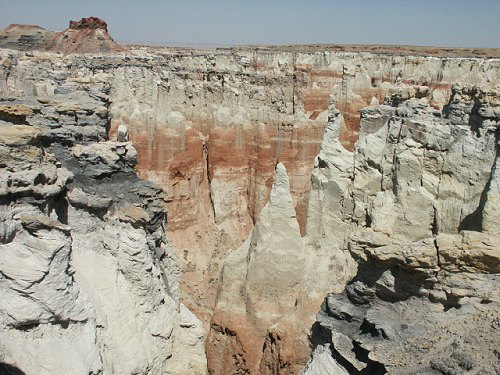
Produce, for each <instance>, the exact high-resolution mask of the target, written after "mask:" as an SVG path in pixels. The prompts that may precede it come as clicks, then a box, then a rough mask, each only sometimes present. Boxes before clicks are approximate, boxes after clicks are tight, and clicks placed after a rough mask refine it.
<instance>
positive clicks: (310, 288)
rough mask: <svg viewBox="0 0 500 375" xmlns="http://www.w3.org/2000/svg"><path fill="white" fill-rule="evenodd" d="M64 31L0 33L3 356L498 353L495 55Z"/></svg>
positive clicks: (283, 358)
mask: <svg viewBox="0 0 500 375" xmlns="http://www.w3.org/2000/svg"><path fill="white" fill-rule="evenodd" d="M82 30H83V31H85V33H86V34H90V33H91V32H92V33H96V32H99V33H104V32H105V33H106V35H107V26H106V25H105V24H104V25H103V24H101V23H100V22H98V21H96V20H95V19H92V18H91V19H87V21H85V20H82V21H79V22H76V23H72V24H71V25H70V28H69V29H68V30H66V31H65V32H64V33H70V34H72V35H73V34H74V33H78V32H80V31H82ZM54 35H55V36H52V37H51V39H50V40H51V41H52V42H53V43H56V44H57V45H58V46H59V47H54V46H52V47H51V48H48V49H52V50H50V51H38V50H30V51H25V52H23V51H16V50H9V49H4V50H0V95H1V102H0V125H1V126H0V131H1V133H0V144H1V145H2V146H1V147H2V160H1V162H0V168H2V178H1V181H0V187H1V189H2V190H0V194H1V205H2V211H1V217H2V220H1V227H0V234H1V241H0V243H1V244H0V248H1V251H0V275H1V278H0V288H1V289H0V290H1V293H2V296H7V297H6V298H2V300H1V301H0V307H1V309H0V314H1V315H0V321H1V326H0V330H1V332H2V335H1V337H0V362H2V363H3V364H4V365H5V366H7V364H9V365H12V366H15V367H17V368H18V369H20V370H21V371H23V372H25V373H26V374H32V373H47V374H59V373H61V374H62V373H68V372H71V373H75V374H76V373H82V374H99V373H104V374H107V373H123V374H129V373H136V374H146V373H154V374H160V373H166V374H205V373H210V374H298V373H302V374H308V375H313V374H378V373H380V374H382V373H394V374H409V373H415V374H417V373H436V374H439V373H442V374H452V373H471V374H472V373H484V374H489V373H491V374H494V373H497V372H498V371H499V370H500V369H499V368H498V352H497V348H498V347H499V344H500V342H499V339H498V337H499V335H498V330H499V321H500V317H499V315H498V311H499V310H498V307H499V302H500V295H499V292H498V288H497V286H498V281H499V272H500V217H499V214H498V212H499V209H500V207H499V205H500V203H499V202H500V201H499V195H500V182H499V172H498V170H497V160H498V149H499V123H500V87H499V76H500V60H499V59H498V58H495V57H481V56H479V57H478V56H473V57H456V56H439V54H440V51H439V50H438V51H437V52H435V53H436V54H437V56H432V55H429V54H428V53H419V51H416V52H415V53H414V52H413V51H412V52H410V53H407V54H403V53H397V52H393V53H386V52H379V53H377V51H358V50H356V51H349V50H344V51H339V50H335V49H334V48H328V47H317V48H311V49H308V48H305V47H282V48H279V47H272V48H265V47H238V48H230V49H218V50H197V49H178V48H154V47H148V46H128V48H127V49H125V48H122V47H121V46H118V45H117V46H118V47H116V46H114V44H112V46H114V47H113V48H108V47H106V48H105V49H104V50H103V51H101V52H95V51H76V52H93V53H91V54H85V55H82V54H79V53H73V54H71V52H74V51H73V50H71V49H69V48H66V47H65V46H64V45H63V46H61V45H60V43H59V42H58V40H59V39H60V38H61V36H57V35H59V34H54ZM87 37H88V35H86V36H82V37H81V38H82V40H85V38H87ZM58 38H59V39H58ZM111 41H112V39H111ZM47 43H48V44H47ZM50 43H51V42H47V41H46V40H44V41H43V45H44V46H45V47H44V48H47V47H46V46H50V45H51V44H50ZM109 43H111V42H109ZM112 43H114V41H112ZM74 44H78V43H74ZM71 45H73V43H72V44H71ZM108 46H109V44H108ZM115 47H116V48H115ZM55 52H61V53H65V54H64V55H63V54H58V53H55ZM104 52H106V53H104ZM443 55H446V53H444V52H443ZM39 249H42V250H39ZM465 322H467V324H465ZM464 325H467V327H464ZM478 335H479V336H478ZM30 342H35V343H36V345H28V343H30ZM67 345H70V346H72V348H74V349H72V352H71V354H70V355H68V356H65V357H63V358H60V356H58V355H57V352H58V351H60V350H61V348H64V347H65V346H67ZM26 351H27V352H28V353H29V355H26ZM42 364H43V365H42ZM40 366H41V367H43V368H45V369H46V370H44V371H45V372H39V371H38V370H37V368H39V367H40ZM37 371H38V372H37ZM467 371H468V372H467ZM474 371H475V372H474Z"/></svg>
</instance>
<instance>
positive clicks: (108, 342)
mask: <svg viewBox="0 0 500 375" xmlns="http://www.w3.org/2000/svg"><path fill="white" fill-rule="evenodd" d="M4 58H5V55H2V58H1V60H2V61H5V60H4ZM4 66H5V65H4ZM58 90H60V91H57V90H56V91H57V92H56V93H52V95H50V96H43V97H42V96H38V97H27V96H23V97H21V98H15V97H13V95H16V94H19V92H18V91H16V90H12V91H11V90H9V89H8V88H7V89H6V87H5V86H3V85H2V90H1V91H2V96H3V98H4V100H5V98H9V101H8V103H9V104H8V105H0V176H1V177H0V295H1V298H0V363H1V365H0V370H1V371H2V373H4V372H3V371H5V372H7V373H10V372H9V371H18V370H19V371H22V373H26V374H51V375H53V374H68V373H71V374H97V373H102V374H131V373H134V374H147V373H157V374H159V373H168V374H185V373H186V371H187V372H188V373H190V374H205V373H206V360H205V356H204V349H203V328H202V326H201V322H200V321H199V320H198V319H197V318H196V317H195V316H194V315H193V314H192V313H191V312H190V311H189V310H188V309H187V308H186V307H185V306H184V305H182V304H181V303H180V302H179V278H180V269H179V264H178V261H177V257H176V255H175V253H174V251H173V250H172V248H171V247H170V245H169V244H168V242H167V241H166V239H165V235H164V232H165V212H164V193H163V191H162V189H161V188H159V187H158V186H156V185H154V184H153V183H150V182H146V181H142V180H140V179H139V178H138V177H137V175H136V173H135V171H134V166H135V163H136V157H137V153H136V150H135V149H134V147H133V146H132V144H131V143H130V142H111V141H107V133H106V129H107V127H108V121H109V113H108V106H109V101H108V100H107V95H108V93H109V84H107V83H106V82H103V81H100V80H99V79H91V80H86V81H84V82H80V83H78V84H75V83H74V82H73V84H69V85H66V86H65V87H64V88H62V87H58ZM16 369H17V370H16ZM13 373H16V372H13Z"/></svg>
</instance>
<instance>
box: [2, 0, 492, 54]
mask: <svg viewBox="0 0 500 375" xmlns="http://www.w3.org/2000/svg"><path fill="white" fill-rule="evenodd" d="M0 9H1V12H0V28H3V27H5V26H7V25H8V24H10V23H35V24H39V25H40V26H43V27H45V28H47V29H51V30H62V29H64V28H66V27H67V24H68V21H69V20H70V19H80V18H82V17H89V16H97V17H101V18H103V19H104V20H105V21H107V22H108V25H109V29H110V33H111V35H112V36H113V37H114V38H115V39H116V40H118V41H122V42H123V41H127V42H150V43H160V42H164V43H217V44H305V43H339V44H411V45H437V46H464V47H497V48H498V47H500V0H467V1H466V0H413V1H411V0H378V1H377V0H370V1H369V0H345V1H336V0H329V1H328V0H308V1H307V0H304V1H298V0H267V1H266V0H253V1H251V0H247V1H239V0H212V1H210V0H163V1H161V0H142V1H141V0H80V1H72V0H0Z"/></svg>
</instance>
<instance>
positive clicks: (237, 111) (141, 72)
mask: <svg viewBox="0 0 500 375" xmlns="http://www.w3.org/2000/svg"><path fill="white" fill-rule="evenodd" d="M118 72H119V74H117V75H115V79H116V81H115V84H114V87H116V89H115V91H113V93H112V95H111V96H112V98H113V105H112V110H113V114H114V116H113V120H112V123H113V125H112V129H116V128H117V127H118V125H119V124H126V125H127V127H128V129H129V133H130V137H131V139H132V140H134V142H135V144H136V145H137V147H138V150H139V164H138V169H139V171H140V174H141V175H142V176H145V177H146V176H147V177H148V178H151V179H153V180H155V181H157V182H158V183H160V184H162V185H166V186H170V189H168V190H169V191H171V195H170V196H169V198H168V203H167V207H168V211H169V213H170V218H171V219H172V222H173V223H174V224H173V225H172V226H170V227H169V238H171V240H172V241H173V243H174V244H175V247H176V248H177V249H178V250H179V257H181V258H183V259H184V269H183V280H184V283H183V291H184V296H185V297H184V298H185V301H186V303H187V304H188V305H189V306H190V307H192V308H193V309H194V310H195V311H196V312H197V314H199V316H202V317H204V318H203V320H205V321H206V322H207V321H208V320H209V319H210V320H211V327H210V334H209V338H208V341H207V355H208V360H209V364H210V368H211V369H212V371H213V372H214V373H224V372H225V371H228V372H227V373H238V372H242V373H245V372H246V371H248V372H250V373H266V372H269V373H276V371H278V372H280V373H296V372H297V368H298V367H300V366H301V364H303V363H304V362H303V361H305V358H306V357H307V343H306V342H305V340H306V336H307V335H306V332H307V331H308V329H309V327H310V325H311V324H312V323H313V321H314V318H313V315H314V312H315V309H316V306H319V303H320V301H321V300H322V299H323V296H324V295H325V294H326V293H327V292H329V291H332V290H334V291H341V290H342V289H343V287H344V285H345V283H346V282H347V281H348V280H349V279H350V278H351V277H354V275H355V274H356V263H355V262H354V261H353V259H352V257H351V255H350V253H349V252H347V251H346V250H347V239H348V238H349V234H350V231H351V229H350V228H351V226H352V225H353V223H355V222H358V221H360V220H361V219H360V217H361V218H362V219H363V220H365V216H366V215H367V214H366V212H367V210H368V208H365V207H364V206H363V205H362V203H361V202H364V198H359V199H358V202H357V204H356V205H354V202H353V201H352V199H347V198H348V197H349V196H348V195H347V197H346V198H345V199H344V198H343V199H341V200H339V201H338V202H333V203H328V204H326V206H325V203H324V202H323V200H324V199H325V196H328V195H329V194H337V193H338V190H339V189H340V191H351V190H352V179H353V173H354V172H353V171H354V169H355V165H356V162H355V159H354V157H353V153H352V152H353V151H354V143H355V141H356V140H357V139H358V132H359V127H360V123H361V121H363V119H362V118H361V117H360V113H359V110H361V109H362V108H365V107H368V106H369V105H370V104H372V105H373V106H374V108H378V107H376V106H377V104H379V103H386V105H385V106H383V107H381V110H380V111H382V112H381V113H380V114H377V113H375V114H372V113H371V112H370V111H368V112H366V114H365V115H366V116H367V119H366V121H368V122H369V121H373V122H374V124H373V125H372V126H373V127H375V128H377V127H380V126H382V125H383V123H384V121H385V120H387V119H388V118H389V117H390V116H391V113H392V112H391V108H392V109H393V110H394V111H395V109H396V108H397V107H398V106H399V105H401V104H402V103H405V102H406V101H408V100H410V99H411V100H413V101H415V100H421V101H422V103H424V104H425V105H424V104H422V105H424V107H425V108H429V111H430V112H429V113H432V110H435V111H436V114H431V115H429V116H430V117H434V116H437V114H440V116H441V117H449V116H461V115H462V114H461V112H460V110H465V109H461V106H462V107H464V108H468V109H469V110H470V108H469V107H470V106H474V105H476V104H474V103H475V100H476V99H473V98H472V97H467V98H463V100H464V102H463V103H462V98H461V97H460V95H458V94H454V95H455V96H453V98H452V85H453V84H454V83H464V82H467V83H468V84H470V85H474V84H476V85H478V86H479V87H483V86H484V87H492V86H493V85H494V84H495V82H496V80H497V79H498V61H496V60H476V59H440V58H424V57H400V56H381V55H371V54H350V53H330V52H321V53H319V52H318V53H285V52H265V51H258V52H248V51H237V52H234V51H232V52H223V51H221V52H218V53H214V54H213V55H207V54H206V53H204V54H199V53H197V52H193V53H191V54H187V53H185V52H179V53H176V54H166V55H164V56H162V57H161V58H160V57H159V56H157V55H152V56H150V59H149V61H147V63H146V61H144V64H143V65H142V66H140V67H138V66H127V67H123V68H119V69H118ZM124 94H125V95H124ZM472 96H474V95H472ZM453 101H456V103H455V104H453ZM412 103H413V102H412ZM452 104H453V105H455V107H456V108H457V109H456V110H455V112H453V113H454V114H451V113H450V112H449V111H450V108H451V107H450V106H451V105H452ZM476 106H477V105H476ZM374 111H375V112H376V110H374ZM362 113H364V112H362ZM408 116H410V117H412V116H414V115H413V114H412V113H409V114H408ZM463 116H468V115H467V114H466V113H465V112H464V114H463ZM478 116H479V115H478V114H477V113H474V114H472V115H471V124H472V125H471V126H472V127H473V128H474V129H475V128H477V127H478V125H477V124H476V125H474V124H473V122H474V121H476V120H477V121H478V123H480V122H481V121H479V120H478V119H479V118H480V116H479V117H478ZM371 117H374V119H373V120H371ZM334 118H335V119H336V120H335V121H337V122H338V128H337V130H336V132H335V135H334V136H332V135H329V134H328V133H327V135H326V139H328V140H329V141H328V143H325V140H324V137H323V132H324V126H325V124H326V123H328V121H334ZM463 121H467V120H463ZM381 122H382V124H380V123H381ZM431 130H432V129H430V127H429V129H427V128H426V127H422V128H418V130H415V132H417V131H418V132H422V133H425V132H430V131H431ZM443 137H445V135H443ZM471 137H472V133H471ZM321 142H323V145H324V148H325V149H328V150H330V151H331V150H336V152H337V154H338V159H336V160H335V161H334V163H335V164H339V165H340V166H341V167H342V168H343V169H341V172H340V174H339V175H337V176H336V179H335V182H334V183H331V184H329V185H327V186H323V187H321V188H320V189H313V190H312V193H313V194H314V195H313V196H311V197H309V191H310V177H311V172H312V166H313V162H312V161H313V159H314V157H315V155H316V154H317V152H318V150H319V145H320V143H321ZM359 142H361V141H359ZM359 142H358V143H359ZM363 142H364V141H363ZM365 148H367V147H366V144H365V143H363V144H361V143H359V146H358V150H359V151H356V153H358V152H359V153H363V152H365V151H363V150H364V149H365ZM383 148H384V146H380V150H379V149H377V150H375V151H371V152H375V153H377V152H378V153H380V152H382V149H383ZM484 149H485V150H486V149H487V150H489V152H490V153H494V145H493V143H490V144H487V145H484ZM369 150H370V149H368V151H366V152H370V151H369ZM331 152H333V151H331ZM380 157H382V156H380ZM387 157H388V156H387ZM457 157H458V156H457ZM460 158H463V157H462V156H460ZM278 162H281V163H283V165H284V166H285V167H286V170H287V175H288V178H289V185H290V192H291V206H292V207H293V208H294V209H295V217H296V218H292V222H294V221H295V220H296V221H297V223H298V229H297V228H295V226H294V225H293V223H290V225H289V227H288V228H287V229H283V230H280V229H279V226H278V223H277V222H280V221H282V220H284V219H276V220H274V221H273V223H274V225H271V227H270V229H269V233H268V235H267V236H266V235H263V234H262V231H263V229H262V228H261V229H259V230H258V229H257V227H256V228H255V229H254V231H253V232H251V229H252V227H253V223H255V222H258V221H259V218H260V219H261V220H269V217H272V215H271V214H270V213H269V212H268V211H269V210H266V211H265V214H263V212H264V211H263V207H264V206H265V204H266V202H267V201H268V199H269V194H270V191H271V185H272V181H273V178H274V169H275V165H276V164H277V163H278ZM317 163H319V162H317ZM481 163H482V164H481V165H483V166H484V168H486V170H487V174H485V175H481V176H482V177H481V180H480V181H478V182H477V184H478V187H477V190H474V193H472V192H470V191H472V190H471V189H470V188H468V190H467V191H468V192H470V194H472V195H471V196H469V195H467V196H466V198H465V201H466V207H464V208H463V209H461V213H458V212H456V209H457V208H456V205H458V203H457V201H453V200H447V201H446V202H440V203H439V205H442V206H438V207H436V211H437V214H436V215H437V216H436V217H437V218H436V220H437V224H436V225H437V226H440V227H442V228H445V227H446V228H447V229H446V231H447V230H449V228H451V227H453V228H455V229H454V230H455V231H456V230H457V229H456V228H458V227H459V225H458V224H457V223H458V222H462V221H463V220H464V218H465V217H466V216H467V215H469V214H471V212H472V211H474V210H475V209H476V208H477V204H478V199H479V196H480V194H481V192H482V190H483V189H484V186H485V184H486V182H487V179H488V176H489V174H490V173H491V160H488V161H481ZM488 163H490V164H488ZM392 166H393V165H392V164H391V165H390V166H388V167H386V168H388V169H390V168H392ZM438 167H439V165H438V166H436V168H438ZM407 168H410V169H411V168H413V166H408V167H407ZM456 168H457V169H460V167H459V166H456ZM387 176H388V174H387V173H386V176H385V178H388V177H387ZM426 177H427V176H426ZM359 178H361V177H359ZM445 178H446V177H445ZM460 178H462V177H460ZM433 179H434V177H433ZM358 181H359V180H358ZM313 182H314V183H315V184H317V183H318V182H317V181H316V179H315V178H314V176H313ZM413 182H415V183H417V180H415V181H413V180H411V181H409V182H408V183H407V185H408V186H410V185H411V184H412V183H413ZM432 183H433V184H434V183H435V181H434V180H433V181H432ZM370 184H371V185H368V187H367V188H370V189H375V188H376V187H377V188H378V187H379V186H380V185H379V184H378V183H377V182H370ZM445 184H449V185H453V184H455V181H454V177H453V178H451V179H450V181H446V182H445ZM474 184H476V182H474ZM313 187H314V186H313ZM360 189H361V190H362V188H360ZM380 189H381V188H380ZM405 189H406V188H405ZM408 189H409V188H408ZM385 190H387V188H386V187H384V191H385ZM377 192H378V191H376V190H373V192H372V193H373V194H375V193H377ZM349 194H350V193H349ZM474 194H475V195H474ZM457 195H458V193H457ZM423 197H424V198H426V199H430V198H429V197H427V196H426V195H423ZM472 197H473V198H474V199H472ZM424 198H422V199H424ZM419 199H420V198H411V200H410V203H408V204H406V203H405V206H403V207H404V208H398V210H399V211H400V212H404V213H405V214H406V215H407V216H404V219H405V220H406V222H409V223H412V224H411V227H412V229H411V230H409V229H405V230H407V231H409V232H411V231H424V228H427V227H426V225H427V224H426V223H425V222H422V223H420V222H421V221H422V219H421V218H420V215H422V214H423V212H422V211H421V206H420V204H419V203H418V200H419ZM460 202H462V201H460ZM363 204H364V203H363ZM395 204H396V203H395ZM410 204H411V206H409V208H408V207H407V206H408V205H410ZM460 204H462V203H460ZM354 208H355V210H354ZM338 210H342V215H340V217H339V216H338V214H337V213H336V211H338ZM374 210H375V209H374ZM384 210H385V207H377V212H384ZM406 211H407V212H406ZM425 212H427V211H425ZM287 215H288V214H285V216H286V217H288V219H287V220H290V216H287ZM400 215H403V214H402V213H400ZM426 215H427V214H426ZM429 215H431V216H432V217H434V211H433V210H431V212H430V213H428V215H427V216H426V217H427V218H428V217H431V216H429ZM263 216H264V217H263ZM358 216H359V217H358ZM393 216H394V221H392V222H387V223H386V224H385V225H386V226H387V227H389V228H392V227H394V226H397V225H396V223H398V222H399V221H398V220H401V218H399V217H397V215H396V214H394V215H393ZM366 220H370V219H369V218H368V219H366ZM378 220H379V222H383V221H384V220H385V219H384V218H382V219H378ZM441 220H444V222H441ZM447 220H448V221H451V222H452V223H453V225H451V224H449V223H447V222H446V221H447ZM419 228H422V229H419ZM296 229H297V230H296ZM427 229H428V228H427ZM427 229H426V230H427ZM256 231H257V233H256ZM264 232H265V231H264ZM426 233H427V232H426ZM306 234H307V235H306ZM400 235H401V236H403V235H405V233H402V234H400ZM428 235H429V237H432V231H429V233H428ZM301 236H302V237H303V238H301ZM304 236H305V237H304ZM390 236H391V237H394V235H392V234H390ZM274 237H276V238H277V239H278V240H277V241H278V242H279V243H278V244H275V242H274V241H271V239H272V238H274ZM245 238H248V242H246V243H244V244H243V245H241V247H239V250H237V251H236V252H234V251H233V250H234V249H236V248H238V246H239V244H240V243H241V242H242V241H243V239H245ZM412 238H413V237H411V239H412ZM269 241H271V242H269ZM288 241H290V243H288ZM271 243H273V244H275V245H271ZM266 249H267V250H266ZM287 249H288V250H287ZM287 251H288V253H287ZM295 251H297V252H298V254H300V256H298V255H297V254H296V253H295ZM230 254H231V255H230ZM259 254H260V255H262V258H260V255H259ZM265 254H268V255H265ZM278 254H281V255H278ZM287 254H288V255H287ZM293 254H295V255H293ZM259 259H260V260H259ZM283 262H285V263H286V265H287V266H288V267H289V268H290V269H288V270H282V271H279V272H282V273H283V275H282V278H283V279H287V278H288V279H290V280H295V277H296V276H297V273H298V272H299V269H295V268H294V267H300V270H301V271H300V272H299V273H301V276H300V280H299V281H296V282H294V283H292V284H293V285H295V286H296V289H294V288H295V287H294V288H292V287H291V285H289V284H287V283H285V284H281V283H280V282H276V283H275V282H274V281H273V280H274V278H273V277H274V276H273V275H274V273H275V272H278V271H277V270H281V268H280V267H281V266H282V265H283ZM222 265H224V266H223V267H224V270H223V271H222V273H221V267H222ZM257 265H258V266H257ZM219 274H220V275H221V276H220V278H219ZM256 275H260V276H256ZM254 277H255V278H254ZM268 284H270V285H271V287H270V288H271V291H269V290H267V289H266V288H267V286H266V285H268ZM259 286H260V287H262V288H263V289H262V288H260V287H259ZM266 290H267V291H266ZM252 294H254V295H255V297H252ZM285 295H287V296H290V301H291V302H290V303H288V302H287V303H285V305H284V306H283V305H282V304H281V303H276V302H273V301H275V300H280V301H281V299H286V298H285ZM291 296H294V297H293V298H292V297H291ZM287 298H288V297H287ZM256 299H262V301H260V302H259V303H257V304H256V305H255V300H256ZM252 301H253V302H252ZM212 311H213V312H212ZM285 316H286V317H285ZM295 319H296V320H295ZM271 343H272V344H271ZM271 348H272V349H271ZM234 353H237V355H236V356H235V355H234ZM227 369H231V370H227Z"/></svg>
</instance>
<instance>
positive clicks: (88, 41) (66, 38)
mask: <svg viewBox="0 0 500 375" xmlns="http://www.w3.org/2000/svg"><path fill="white" fill-rule="evenodd" d="M41 48H42V49H44V50H48V51H53V52H59V53H64V54H70V53H106V52H120V51H125V50H126V48H125V47H122V46H121V45H119V44H118V43H116V42H115V41H114V40H113V38H111V36H110V35H109V34H108V25H107V23H106V22H105V21H103V20H101V19H100V18H97V17H89V18H82V19H81V20H80V21H69V28H67V29H66V30H64V31H61V32H59V33H55V34H54V35H53V36H52V37H51V38H50V39H49V40H48V41H47V42H46V43H45V44H44V45H43V46H42V47H41Z"/></svg>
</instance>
